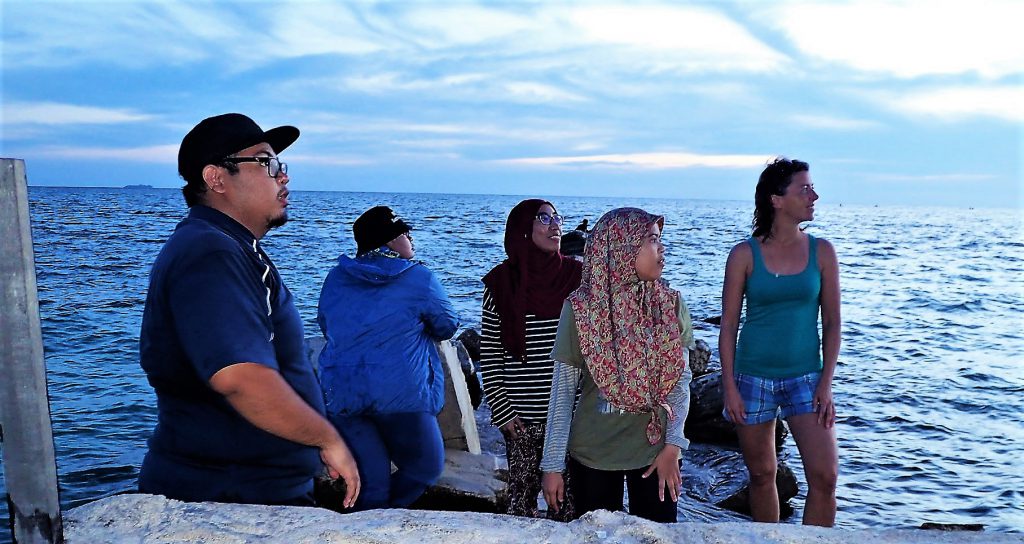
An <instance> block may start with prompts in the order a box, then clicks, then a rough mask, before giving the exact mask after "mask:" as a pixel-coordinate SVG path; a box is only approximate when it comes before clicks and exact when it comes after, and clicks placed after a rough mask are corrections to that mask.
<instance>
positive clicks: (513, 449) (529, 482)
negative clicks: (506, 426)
mask: <svg viewBox="0 0 1024 544" xmlns="http://www.w3.org/2000/svg"><path fill="white" fill-rule="evenodd" d="M545 427H546V426H545V425H544V424H542V423H527V424H526V430H525V431H521V432H519V437H518V438H515V439H513V438H512V435H510V434H508V433H507V432H505V431H504V430H502V431H501V433H502V434H503V435H504V436H505V453H506V457H507V458H508V487H507V492H506V494H505V495H506V498H507V499H508V505H507V506H506V508H505V513H506V514H509V515H512V516H525V517H528V518H542V517H547V518H548V519H553V520H555V521H572V520H573V519H576V517H575V515H574V510H573V502H572V497H573V495H572V476H571V475H570V474H569V471H565V472H564V473H563V474H562V477H563V478H564V483H565V502H563V503H562V505H561V507H560V508H559V510H558V512H555V511H554V509H552V508H548V511H547V512H546V513H542V512H540V511H539V510H538V505H537V496H538V495H539V494H540V492H541V478H542V477H543V474H541V471H540V459H541V457H543V454H544V428H545Z"/></svg>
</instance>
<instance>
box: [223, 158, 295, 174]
mask: <svg viewBox="0 0 1024 544" xmlns="http://www.w3.org/2000/svg"><path fill="white" fill-rule="evenodd" d="M224 162H231V163H235V164H238V163H240V162H258V163H260V165H262V166H264V167H265V168H266V169H267V174H268V175H270V177H272V178H275V179H276V178H277V176H280V175H281V174H287V173H288V164H287V163H283V162H281V161H280V160H278V158H277V157H227V158H226V159H224Z"/></svg>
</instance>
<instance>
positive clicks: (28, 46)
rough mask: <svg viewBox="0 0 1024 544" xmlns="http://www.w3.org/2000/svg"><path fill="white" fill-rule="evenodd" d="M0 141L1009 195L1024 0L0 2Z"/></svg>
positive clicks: (903, 200)
mask: <svg viewBox="0 0 1024 544" xmlns="http://www.w3.org/2000/svg"><path fill="white" fill-rule="evenodd" d="M0 19H2V27H3V29H2V44H0V46H2V134H0V138H2V139H0V156H4V157H17V158H23V159H25V160H26V164H27V171H28V176H29V183H30V184H31V185H89V186H91V185H97V186H121V185H125V184H132V183H148V184H151V185H154V186H159V187H179V186H180V185H181V181H180V179H179V178H178V177H177V173H176V170H175V157H176V153H177V146H178V144H179V143H180V141H181V137H182V136H183V135H184V134H185V132H187V131H188V130H189V129H190V128H191V127H192V126H193V125H194V124H195V123H197V122H198V121H199V120H201V119H203V118H204V117H207V116H210V115H215V114H219V113H223V112H228V111H239V112H242V113H246V114H248V115H250V116H251V117H253V118H254V119H255V120H256V121H257V122H258V123H260V124H261V125H262V126H263V127H264V128H269V127H271V126H276V125H280V124H293V125H296V126H298V127H299V128H300V129H301V130H302V136H301V137H300V139H299V141H298V142H297V143H296V144H295V145H294V146H292V147H291V148H289V149H288V150H287V151H286V152H285V153H284V154H283V155H282V158H283V159H284V160H285V161H286V162H288V163H289V166H290V173H291V178H292V181H291V183H292V186H291V187H292V189H293V190H296V189H297V190H303V189H307V190H346V191H348V190H352V191H389V192H390V191H415V192H459V193H495V194H543V195H597V196H663V197H674V198H717V199H741V200H749V199H752V195H753V187H754V184H755V183H756V179H757V174H758V173H759V171H760V169H761V167H763V165H764V163H765V161H766V160H767V159H768V158H769V157H771V156H774V155H779V154H781V155H786V156H790V157H794V158H800V159H803V160H807V161H808V162H810V163H811V174H812V177H813V179H814V181H815V184H816V186H817V187H818V191H819V193H821V195H822V199H823V202H825V203H827V202H833V203H854V204H923V205H933V204H934V205H953V206H984V207H989V206H995V207H1011V208H1018V209H1022V208H1024V195H1022V185H1024V181H1022V179H1024V178H1022V162H1024V134H1022V126H1024V84H1022V75H1024V40H1022V39H1020V37H1019V36H1020V25H1021V22H1022V21H1024V2H1012V1H1007V2H999V1H995V2H989V1H971V2H965V1H958V2H945V1H941V0H939V1H930V0H929V1H917V2H868V1H856V2H807V1H804V2H768V1H749V2H748V1H740V2H693V3H683V2H665V3H658V2H641V3H631V4H625V3H616V2H480V3H475V2H456V1H441V2H431V1H421V2H412V1H406V2H355V3H343V2H325V1H303V2H244V3H242V2H240V3H231V2H158V1H147V2H142V1H139V2H126V1H107V2H90V1H87V0H86V1H74V2H53V1H46V0H32V1H21V0H3V2H2V3H0Z"/></svg>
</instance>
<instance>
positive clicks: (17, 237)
mask: <svg viewBox="0 0 1024 544" xmlns="http://www.w3.org/2000/svg"><path fill="white" fill-rule="evenodd" d="M0 441H2V442H3V464H4V473H5V479H6V483H7V505H8V508H9V512H10V516H11V520H10V521H11V523H10V527H11V532H12V536H13V538H14V542H16V543H18V544H30V543H31V544H36V543H48V544H52V543H60V542H64V531H63V527H62V524H61V516H60V502H59V500H58V497H57V464H56V461H55V459H54V451H53V430H52V429H51V427H50V406H49V400H48V397H47V393H46V367H45V364H44V361H43V338H42V331H41V329H40V325H39V300H38V298H37V296H36V272H35V259H34V257H33V254H32V231H31V229H30V225H29V215H28V187H27V183H26V180H25V161H23V160H21V159H0Z"/></svg>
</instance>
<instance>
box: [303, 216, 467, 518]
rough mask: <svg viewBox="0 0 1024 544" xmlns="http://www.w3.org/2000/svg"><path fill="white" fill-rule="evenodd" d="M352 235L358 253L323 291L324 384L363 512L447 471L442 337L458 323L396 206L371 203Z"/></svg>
mask: <svg viewBox="0 0 1024 544" xmlns="http://www.w3.org/2000/svg"><path fill="white" fill-rule="evenodd" d="M352 231H353V234H354V235H355V240H356V244H357V246H358V249H357V251H356V257H355V258H351V257H349V256H347V255H342V256H341V257H339V258H338V265H337V266H335V267H334V269H332V270H331V272H330V273H329V274H328V275H327V279H326V280H325V281H324V286H323V289H322V290H321V292H320V304H319V308H318V311H317V321H318V322H319V323H320V330H321V331H323V334H324V337H326V339H327V343H326V344H325V345H324V348H323V351H322V352H321V353H320V382H321V387H322V388H323V392H324V401H325V402H326V404H327V415H328V419H329V420H330V421H331V423H333V424H334V426H335V427H336V428H337V429H338V432H340V433H341V435H342V437H344V439H345V442H346V443H347V444H348V445H349V448H350V449H351V450H352V453H353V455H354V456H355V458H356V462H357V464H358V466H359V476H360V478H361V480H362V491H361V493H360V495H359V499H358V501H357V502H356V504H355V506H354V510H367V509H371V508H389V507H390V508H404V507H406V506H409V505H410V504H412V502H413V501H415V500H416V499H417V498H418V497H419V496H420V495H421V494H423V492H424V491H425V490H426V488H427V486H429V485H430V484H432V483H434V481H436V480H437V478H438V476H440V475H441V471H442V470H443V469H444V442H443V439H442V437H441V429H440V428H439V427H438V424H437V414H438V413H439V412H440V411H441V408H442V407H443V406H444V369H443V368H442V367H441V365H442V364H443V363H442V361H441V357H440V355H439V354H438V352H437V347H436V346H435V344H434V343H435V342H437V341H440V340H447V339H449V338H451V337H452V336H454V334H455V331H456V330H457V329H458V327H459V319H458V316H457V315H456V313H455V309H454V308H453V307H452V304H451V301H450V300H448V295H447V293H446V292H445V290H444V288H443V287H442V286H441V283H440V282H438V280H437V278H436V277H435V276H434V274H433V273H432V272H431V271H430V270H429V269H428V268H427V267H426V266H424V265H423V264H421V263H418V262H415V261H413V260H412V258H413V256H414V255H415V249H414V248H413V244H412V235H411V234H410V233H409V231H410V227H409V225H407V224H406V223H405V221H403V220H402V219H400V218H399V217H398V216H396V215H395V213H394V212H393V211H391V208H388V207H387V206H376V207H373V208H370V209H369V210H367V211H366V212H365V213H363V215H361V216H359V218H358V219H356V221H355V224H353V225H352ZM392 463H394V465H395V466H396V467H397V468H398V470H397V471H396V472H394V473H393V474H392V472H391V465H392Z"/></svg>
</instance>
